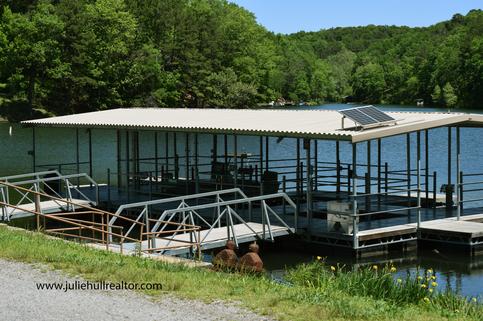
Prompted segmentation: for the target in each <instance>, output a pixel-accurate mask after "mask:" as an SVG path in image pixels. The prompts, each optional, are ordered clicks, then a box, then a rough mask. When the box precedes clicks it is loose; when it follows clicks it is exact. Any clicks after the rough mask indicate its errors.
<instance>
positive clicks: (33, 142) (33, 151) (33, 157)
mask: <svg viewBox="0 0 483 321" xmlns="http://www.w3.org/2000/svg"><path fill="white" fill-rule="evenodd" d="M36 143H37V139H36V136H35V127H32V168H33V172H36V168H37V161H36V157H35V150H36V148H35V147H36V146H35V145H36Z"/></svg>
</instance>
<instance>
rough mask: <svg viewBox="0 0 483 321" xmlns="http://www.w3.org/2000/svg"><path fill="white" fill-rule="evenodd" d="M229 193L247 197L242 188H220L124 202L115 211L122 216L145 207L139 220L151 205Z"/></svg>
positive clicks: (181, 202) (183, 201) (218, 197)
mask: <svg viewBox="0 0 483 321" xmlns="http://www.w3.org/2000/svg"><path fill="white" fill-rule="evenodd" d="M227 194H237V195H239V196H240V197H241V198H243V199H246V198H247V196H246V194H245V193H244V192H243V191H242V190H241V189H239V188H230V189H225V190H220V191H212V192H206V193H198V194H192V195H184V196H177V197H170V198H163V199H157V200H151V201H144V202H136V203H129V204H123V205H121V206H119V208H118V209H117V210H116V212H115V213H116V215H118V216H121V213H122V212H123V211H124V210H127V209H133V208H139V207H143V208H144V209H143V210H142V211H141V213H140V214H139V215H138V216H137V218H136V219H135V221H136V222H139V220H140V219H141V218H143V216H144V214H145V213H146V211H148V209H149V207H150V206H154V205H161V204H167V203H174V202H180V205H184V204H186V201H188V200H193V199H203V198H207V197H210V196H216V199H217V200H218V199H220V197H221V195H227ZM180 205H178V206H180ZM116 220H117V216H114V217H112V218H111V220H110V221H109V224H114V223H115V222H116ZM134 224H135V223H133V225H131V227H130V228H129V229H128V231H127V232H126V235H129V233H131V231H132V230H133V228H134Z"/></svg>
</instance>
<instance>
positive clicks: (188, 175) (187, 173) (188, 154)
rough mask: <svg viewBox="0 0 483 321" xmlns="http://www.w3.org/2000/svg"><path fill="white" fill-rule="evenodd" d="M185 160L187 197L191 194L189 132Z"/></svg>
mask: <svg viewBox="0 0 483 321" xmlns="http://www.w3.org/2000/svg"><path fill="white" fill-rule="evenodd" d="M184 147H185V149H184V151H185V160H184V166H185V176H186V178H185V191H186V195H188V194H189V193H190V191H189V187H190V134H189V133H188V132H186V133H185V146H184Z"/></svg>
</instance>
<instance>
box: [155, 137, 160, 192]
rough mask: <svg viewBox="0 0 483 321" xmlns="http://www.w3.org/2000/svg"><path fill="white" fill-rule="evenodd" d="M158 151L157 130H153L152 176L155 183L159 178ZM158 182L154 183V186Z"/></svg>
mask: <svg viewBox="0 0 483 321" xmlns="http://www.w3.org/2000/svg"><path fill="white" fill-rule="evenodd" d="M158 171H159V151H158V132H157V131H156V132H154V177H155V178H156V183H157V182H158V179H159V172H158ZM157 186H158V184H156V187H157Z"/></svg>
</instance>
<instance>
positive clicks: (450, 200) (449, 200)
mask: <svg viewBox="0 0 483 321" xmlns="http://www.w3.org/2000/svg"><path fill="white" fill-rule="evenodd" d="M451 134H452V128H451V127H448V184H447V187H446V208H447V209H450V208H451V207H452V203H453V192H452V191H451V181H452V180H451V174H452V173H451V149H452V147H451V145H452V144H451V140H452V137H451V136H452V135H451Z"/></svg>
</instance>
